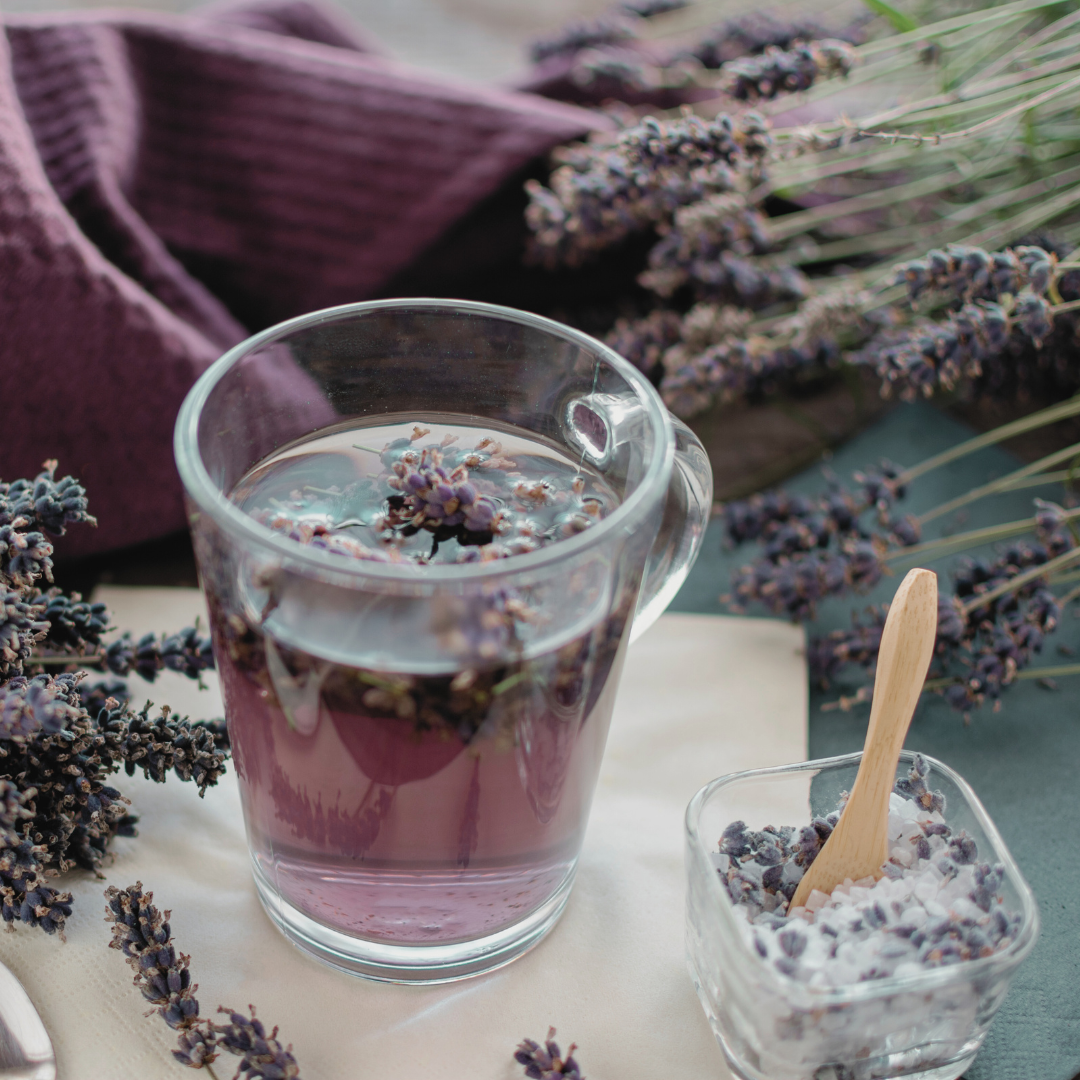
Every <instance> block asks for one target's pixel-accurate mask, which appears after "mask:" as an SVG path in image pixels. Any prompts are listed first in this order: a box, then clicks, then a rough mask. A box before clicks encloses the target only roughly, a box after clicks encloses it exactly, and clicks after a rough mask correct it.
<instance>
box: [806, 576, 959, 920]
mask: <svg viewBox="0 0 1080 1080" xmlns="http://www.w3.org/2000/svg"><path fill="white" fill-rule="evenodd" d="M937 617H938V605H937V575H936V574H934V573H933V572H932V571H930V570H911V571H909V573H908V575H907V577H905V578H904V580H903V581H902V582H901V583H900V588H899V589H897V590H896V596H894V597H893V602H892V604H890V605H889V617H888V618H887V619H886V620H885V628H884V630H882V632H881V646H880V648H879V649H878V660H877V675H876V676H875V678H874V701H873V705H871V707H870V726H869V728H868V730H867V732H866V743H865V745H864V746H863V757H862V763H861V764H860V765H859V772H858V775H857V776H856V777H855V783H854V785H853V787H852V789H851V797H850V798H849V799H848V802H847V806H845V807H844V812H843V813H842V814H841V815H840V821H839V822H838V823H837V825H836V828H835V829H833V831H832V835H831V836H830V837H829V839H828V840H826V841H825V846H824V847H823V848H822V849H821V851H819V852H818V856H817V858H816V859H815V860H814V861H813V862H812V863H811V864H810V869H809V870H807V872H806V873H805V874H804V875H803V877H802V880H801V881H800V882H799V887H798V888H797V889H796V890H795V895H794V896H793V897H792V900H791V905H790V907H791V908H794V907H801V906H804V905H805V904H806V901H807V900H808V899H809V898H810V893H811V892H813V891H814V889H818V890H820V891H821V892H823V893H825V894H826V895H829V894H831V893H832V891H833V889H835V888H836V886H837V885H840V884H842V883H843V882H844V881H845V880H846V879H848V878H850V879H851V880H852V881H858V880H859V879H860V878H867V877H872V878H875V879H876V878H880V877H881V876H882V869H881V868H882V866H883V865H884V863H885V860H886V859H887V858H888V856H889V835H888V825H889V794H890V792H891V791H892V789H893V784H894V783H895V781H896V765H897V762H898V761H899V760H900V749H901V747H903V745H904V737H905V736H906V735H907V729H908V725H909V724H910V723H911V714H912V713H913V712H914V711H915V705H916V704H917V703H918V700H919V695H920V694H921V693H922V689H923V683H924V682H925V681H926V670H927V668H929V666H930V658H931V657H932V656H933V654H934V639H935V637H936V636H937ZM789 910H790V908H789Z"/></svg>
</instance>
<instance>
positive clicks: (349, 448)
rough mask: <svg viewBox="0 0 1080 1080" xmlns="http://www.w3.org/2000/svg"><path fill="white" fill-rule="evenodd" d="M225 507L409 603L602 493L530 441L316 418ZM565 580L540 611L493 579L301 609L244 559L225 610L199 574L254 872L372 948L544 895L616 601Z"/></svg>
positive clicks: (581, 759)
mask: <svg viewBox="0 0 1080 1080" xmlns="http://www.w3.org/2000/svg"><path fill="white" fill-rule="evenodd" d="M231 499H232V500H233V502H234V503H235V504H236V505H237V506H238V507H239V508H241V509H242V510H243V511H244V512H245V513H246V514H248V515H250V516H251V517H252V518H254V519H255V520H256V521H257V522H259V523H260V524H262V525H263V526H265V527H266V528H268V529H270V530H273V531H274V532H276V533H278V534H280V535H282V536H285V537H288V538H290V539H291V540H292V541H294V542H295V543H296V544H297V545H304V546H309V547H312V548H318V549H322V550H324V551H326V552H329V553H331V554H332V555H334V556H336V557H337V559H339V560H341V562H342V564H343V565H347V564H348V563H349V561H350V560H362V561H365V562H368V563H372V564H375V563H388V564H398V565H404V566H410V565H411V566H413V567H415V573H416V579H417V589H418V590H419V591H420V592H421V593H422V591H423V587H424V586H423V582H424V576H425V573H426V570H425V568H427V567H440V566H442V565H444V564H455V565H456V564H470V563H477V562H487V561H489V560H497V559H514V558H515V557H516V556H519V555H524V554H527V553H529V552H533V551H537V550H540V549H542V548H545V547H547V546H548V545H551V544H554V543H559V542H560V541H562V540H565V539H567V538H569V537H573V536H575V535H577V534H578V533H580V532H583V531H585V530H587V529H589V528H591V527H593V525H595V524H596V523H597V522H599V521H601V520H602V519H603V518H604V517H606V516H607V515H608V514H610V513H611V512H612V511H613V510H614V509H615V508H616V507H617V506H618V504H619V501H620V496H619V493H618V492H616V491H615V490H613V489H612V487H611V486H609V485H608V484H607V483H606V482H605V480H604V478H603V477H602V476H601V475H600V474H599V473H598V472H596V471H595V470H593V469H592V468H590V466H589V465H588V464H587V463H586V462H584V461H583V460H574V459H572V458H570V457H568V456H567V454H566V452H565V450H564V449H562V448H560V447H557V446H556V445H554V444H553V443H549V442H547V441H543V440H540V439H538V438H537V437H536V436H534V435H533V434H531V433H527V432H524V431H521V430H517V429H514V428H511V427H508V426H503V425H500V426H498V427H496V426H494V425H491V424H485V425H484V426H478V425H475V424H470V423H469V422H468V418H462V417H459V416H452V415H451V416H433V415H431V414H425V415H424V416H423V417H421V418H417V417H415V416H409V417H402V418H400V419H398V420H397V421H396V422H395V419H394V418H393V417H389V418H388V417H382V418H381V422H380V423H378V424H376V425H370V426H360V425H356V424H355V423H354V424H350V425H348V426H342V427H337V428H331V429H326V430H323V431H321V432H318V433H316V434H315V435H313V436H312V437H310V438H308V439H306V440H303V441H301V442H298V443H294V444H292V445H290V446H288V447H286V448H284V449H282V450H280V451H279V452H277V453H276V454H274V455H273V456H271V457H269V458H268V459H266V460H264V461H263V462H261V463H260V464H258V465H257V466H256V467H255V468H253V469H251V470H250V472H249V473H248V474H247V475H246V476H245V477H244V478H243V479H242V480H241V481H240V482H239V483H238V484H236V485H235V487H234V489H233V491H232V492H231ZM203 561H204V564H205V561H206V560H205V559H204V560H203ZM608 576H610V575H608ZM579 577H580V580H574V581H569V582H567V583H565V584H566V587H567V592H568V594H569V595H572V596H573V597H574V599H573V602H572V604H571V605H570V614H571V615H572V616H573V617H572V618H569V619H568V618H567V603H566V601H565V597H563V598H562V599H561V600H560V608H559V617H558V618H557V619H555V618H552V617H551V613H550V612H549V611H547V610H546V608H545V593H544V590H543V589H542V588H540V589H528V588H524V589H519V588H509V587H491V588H487V589H486V590H481V591H479V592H476V591H474V592H472V593H467V594H465V593H463V595H462V596H461V597H446V596H442V597H438V598H436V599H434V600H433V601H432V602H430V603H417V602H416V600H415V599H414V598H410V597H409V596H400V595H397V596H395V595H393V594H385V595H376V594H373V595H372V596H370V597H369V598H367V600H366V602H365V603H364V604H363V605H362V606H361V607H359V608H358V607H357V606H356V605H355V603H351V604H347V605H346V604H340V603H339V604H337V605H336V606H335V604H334V603H332V602H330V601H327V602H326V603H325V604H323V606H322V607H321V608H320V609H319V610H318V612H317V613H316V614H312V610H313V608H312V603H311V597H310V588H308V589H307V592H306V594H305V596H304V598H300V597H299V595H298V593H297V590H296V589H290V587H289V586H288V584H287V581H286V580H285V579H284V578H283V577H282V575H281V574H280V573H279V569H278V567H277V566H276V565H275V564H274V563H273V562H271V561H267V562H266V563H265V565H256V566H254V567H249V568H248V571H247V572H246V574H245V575H244V580H245V584H244V586H243V589H242V591H243V593H244V595H243V603H242V605H241V608H242V610H241V611H240V612H239V613H238V612H237V611H236V610H235V605H232V607H233V608H234V610H227V609H226V607H225V605H223V604H221V603H218V602H216V601H217V599H218V598H217V597H216V596H215V589H214V585H213V581H212V575H210V576H208V579H207V582H206V584H207V591H208V594H209V599H210V606H211V613H212V621H213V624H214V625H213V630H214V634H215V638H216V647H217V648H216V651H217V655H218V657H219V667H220V670H221V676H222V683H223V688H224V691H225V695H226V702H227V708H228V714H229V725H230V734H231V737H232V743H233V748H234V756H235V760H236V766H237V772H238V774H239V777H240V782H241V784H242V787H243V799H244V805H245V812H246V816H247V827H248V833H249V843H250V846H251V850H252V855H253V860H254V863H255V868H256V875H257V877H259V878H261V879H262V880H263V881H264V882H265V883H266V885H268V886H269V887H270V888H272V890H273V891H274V893H275V894H277V895H279V896H281V897H282V898H283V899H284V900H285V901H286V902H288V903H289V904H291V905H292V906H293V907H295V908H296V909H299V910H300V911H301V912H303V913H304V914H305V915H306V916H307V917H309V918H310V919H312V920H315V921H316V922H318V923H321V924H323V925H326V926H329V927H332V928H333V929H335V930H337V931H341V932H344V933H347V934H350V935H355V936H359V937H362V938H364V939H368V940H371V941H375V942H384V943H387V944H395V945H435V944H449V943H453V942H461V941H467V940H469V939H474V938H479V937H484V936H487V935H491V934H495V933H497V932H498V931H500V930H502V929H503V928H506V927H509V926H512V925H514V924H516V923H518V922H520V921H521V920H522V918H523V917H525V916H526V915H528V913H529V912H531V911H533V910H535V909H537V908H538V907H540V906H541V905H543V904H544V903H545V902H546V901H548V900H549V899H550V898H551V897H552V896H553V895H554V894H555V893H557V892H558V891H559V890H560V888H562V887H563V886H565V885H567V884H568V882H569V880H570V878H571V876H572V873H573V867H574V864H575V861H576V858H577V854H578V851H579V848H580V846H581V841H582V834H583V831H584V827H585V823H586V820H587V816H588V807H589V803H590V801H591V797H592V792H593V789H594V786H595V781H596V775H597V771H598V769H599V765H600V759H601V755H602V752H603V748H604V742H605V739H606V735H607V728H608V723H609V720H610V717H611V711H612V705H613V702H614V695H615V689H616V684H617V681H618V680H617V673H618V668H619V665H620V662H621V648H620V645H621V642H622V641H623V640H624V636H625V635H624V633H623V630H624V626H625V623H626V621H627V619H628V618H629V616H630V614H631V613H632V610H633V603H634V601H635V599H636V584H635V585H633V586H632V587H627V586H625V585H624V586H621V587H620V586H617V585H616V586H613V585H612V584H611V582H610V581H601V580H599V579H598V578H597V576H596V575H592V576H590V575H589V574H588V573H581V574H579ZM575 605H576V608H575Z"/></svg>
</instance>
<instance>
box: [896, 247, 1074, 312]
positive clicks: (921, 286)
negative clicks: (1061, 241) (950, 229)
mask: <svg viewBox="0 0 1080 1080" xmlns="http://www.w3.org/2000/svg"><path fill="white" fill-rule="evenodd" d="M1056 263H1057V256H1056V255H1054V254H1053V253H1052V252H1048V251H1046V250H1045V249H1043V248H1041V247H1024V246H1021V247H1016V248H1004V249H1003V250H1001V251H991V252H987V251H984V250H983V249H982V248H977V247H967V246H964V245H961V244H950V245H949V246H948V247H947V248H946V249H945V250H944V251H941V250H934V251H930V252H928V253H927V254H926V255H925V256H924V257H923V258H921V259H914V260H912V261H911V262H908V263H904V264H903V265H901V266H899V267H897V271H896V280H897V284H906V285H907V289H908V298H909V299H910V300H911V302H912V303H915V302H916V301H917V300H918V299H919V298H920V297H921V296H922V295H923V294H924V293H925V292H928V291H931V290H933V291H934V292H937V293H940V294H944V295H945V296H947V297H949V298H950V299H953V300H958V301H970V300H992V301H995V302H999V301H1001V300H1002V298H1003V297H1005V296H1016V295H1017V294H1018V293H1020V292H1021V291H1022V290H1024V289H1028V290H1029V291H1030V292H1032V293H1034V294H1036V295H1038V296H1042V295H1043V294H1044V293H1045V292H1046V290H1047V289H1048V288H1049V286H1050V282H1051V280H1052V278H1053V273H1054V266H1055V265H1056Z"/></svg>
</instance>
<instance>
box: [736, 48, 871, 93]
mask: <svg viewBox="0 0 1080 1080" xmlns="http://www.w3.org/2000/svg"><path fill="white" fill-rule="evenodd" d="M857 62H858V56H857V54H856V52H855V50H854V49H853V48H852V47H851V46H850V45H849V44H848V43H847V42H846V41H837V40H835V39H832V38H824V39H822V40H816V41H809V42H807V43H805V44H801V45H796V46H794V47H793V48H789V49H780V48H778V47H776V46H773V45H770V46H768V47H767V48H766V49H765V51H764V52H763V53H762V54H761V55H760V56H747V57H742V58H740V59H738V60H732V61H731V62H729V63H727V64H725V65H724V66H723V68H722V69H721V78H722V80H723V82H722V85H723V86H724V89H725V90H726V91H727V92H728V93H729V94H730V95H731V96H732V97H733V98H736V99H737V100H739V101H762V100H770V99H772V98H775V97H778V96H779V95H780V94H783V93H796V92H798V91H800V90H809V89H810V87H811V86H813V85H814V83H816V82H817V81H818V80H819V79H822V78H832V77H834V76H838V75H841V76H846V75H847V74H848V73H849V72H850V71H851V69H852V68H853V67H854V66H855V64H856V63H857Z"/></svg>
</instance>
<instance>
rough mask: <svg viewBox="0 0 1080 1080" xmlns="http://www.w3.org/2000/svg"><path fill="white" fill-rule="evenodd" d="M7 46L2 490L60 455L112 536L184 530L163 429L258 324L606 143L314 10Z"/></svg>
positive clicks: (98, 535) (535, 104)
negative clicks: (395, 54)
mask: <svg viewBox="0 0 1080 1080" xmlns="http://www.w3.org/2000/svg"><path fill="white" fill-rule="evenodd" d="M5 29H6V42H4V41H0V328H2V329H0V356H2V360H0V400H2V401H3V412H4V416H3V426H2V428H0V477H3V478H4V479H8V480H10V479H14V478H16V477H18V476H24V475H34V474H35V473H36V472H37V470H38V469H39V468H40V466H41V463H42V462H43V461H44V460H45V459H46V458H50V457H57V458H59V459H60V468H61V472H64V473H66V472H71V473H74V474H75V475H77V476H79V477H80V478H81V479H82V481H83V482H84V483H85V485H86V486H87V488H88V489H89V491H90V494H91V501H92V505H91V509H92V510H93V511H94V513H96V514H97V516H98V518H99V520H100V522H101V525H100V527H99V528H98V529H96V530H89V529H78V530H74V531H73V534H72V536H71V537H70V538H65V540H64V541H63V542H62V544H63V546H62V548H61V551H62V552H64V553H66V554H84V553H88V552H91V551H99V550H104V549H107V548H111V547H119V546H123V545H127V544H134V543H137V542H139V541H142V540H147V539H150V538H153V537H156V536H162V535H165V534H166V533H169V532H171V531H173V530H176V529H178V528H181V527H182V526H183V521H184V518H183V506H182V502H181V491H180V483H179V479H178V478H177V475H176V470H175V467H174V465H173V461H172V427H173V422H174V420H175V418H176V413H177V410H178V408H179V406H180V402H181V400H182V399H183V397H184V394H185V393H186V392H187V390H188V388H189V387H190V386H191V384H192V382H193V381H194V380H195V379H196V378H197V377H198V375H199V373H200V372H201V371H203V370H204V369H205V368H206V366H207V365H208V364H209V363H211V362H212V361H213V360H215V359H216V358H217V357H218V356H219V355H220V354H221V353H222V352H223V351H224V350H225V349H226V348H227V347H229V346H230V345H232V344H234V343H236V342H237V341H240V340H242V339H243V338H244V337H245V336H246V334H247V332H248V329H247V328H250V327H253V326H265V325H268V324H269V323H272V322H276V321H277V320H279V319H284V318H287V317H289V316H292V315H297V314H299V313H301V312H304V311H310V310H313V309H316V308H322V307H327V306H330V305H332V304H341V303H347V302H350V301H355V300H362V299H364V298H366V297H370V296H372V295H374V294H376V293H378V292H379V291H380V290H381V289H384V288H385V286H386V284H387V282H388V281H389V280H390V279H391V277H392V276H393V275H394V274H395V273H397V272H398V271H401V270H402V269H403V268H405V267H407V266H408V265H409V264H410V263H411V262H413V261H414V260H416V259H417V257H418V256H420V255H421V254H422V253H423V251H424V249H425V248H427V247H428V246H429V245H431V244H432V243H433V242H434V241H435V240H437V239H438V238H439V237H440V235H441V234H443V233H444V232H445V231H446V230H447V228H448V227H449V226H450V225H451V224H453V223H454V222H455V221H456V220H457V219H459V218H460V217H462V215H464V214H465V213H466V212H467V211H469V210H470V209H472V208H473V207H474V206H476V205H477V203H478V202H480V201H481V200H482V199H484V198H485V197H486V196H488V195H490V194H491V193H492V192H493V191H495V190H496V189H497V188H498V187H499V185H500V184H501V183H502V182H504V181H505V180H506V179H507V178H508V177H510V176H511V175H513V174H514V173H515V172H516V171H518V170H520V169H521V168H522V167H523V166H524V165H526V164H527V163H528V162H529V161H531V160H532V159H534V158H536V157H537V156H538V155H541V154H543V153H545V152H546V151H547V150H548V149H550V148H551V147H552V146H554V145H556V144H558V143H560V142H564V141H566V140H569V139H573V138H577V137H579V136H581V135H582V134H584V133H585V132H586V131H587V130H588V129H589V128H590V127H594V126H596V125H597V123H598V121H597V118H596V116H595V114H590V113H587V112H585V111H584V110H579V109H577V108H574V107H572V106H567V105H562V104H558V103H555V102H551V101H547V100H544V99H542V98H539V97H534V96H531V95H526V94H519V93H513V92H509V91H503V90H496V89H489V88H487V87H484V86H479V85H472V84H469V83H466V82H462V81H454V80H450V79H445V78H440V77H437V76H433V75H428V74H426V73H423V72H419V71H416V70H413V69H410V68H407V67H404V66H403V65H401V64H398V63H396V62H394V61H391V60H388V59H385V58H384V57H382V56H381V55H379V54H378V53H377V52H376V51H375V49H374V48H373V46H372V45H371V44H370V43H368V42H366V41H365V40H364V39H363V38H362V36H361V35H359V34H357V33H356V32H355V31H354V30H353V29H352V28H350V27H349V26H348V25H347V23H346V22H344V21H343V20H342V19H341V18H340V17H339V16H338V15H337V14H336V12H334V11H332V10H327V9H324V8H323V7H321V6H319V5H318V4H317V3H314V2H312V0H264V2H261V3H245V4H232V5H225V6H221V5H219V6H217V7H214V8H203V9H201V10H200V12H199V13H198V14H197V15H190V16H183V17H179V16H168V15H160V14H147V13H141V12H139V13H136V12H118V11H115V10H114V11H103V12H100V13H97V12H78V13H74V12H73V13H65V14H61V15H44V16H10V17H8V18H7V19H6V21H5Z"/></svg>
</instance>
